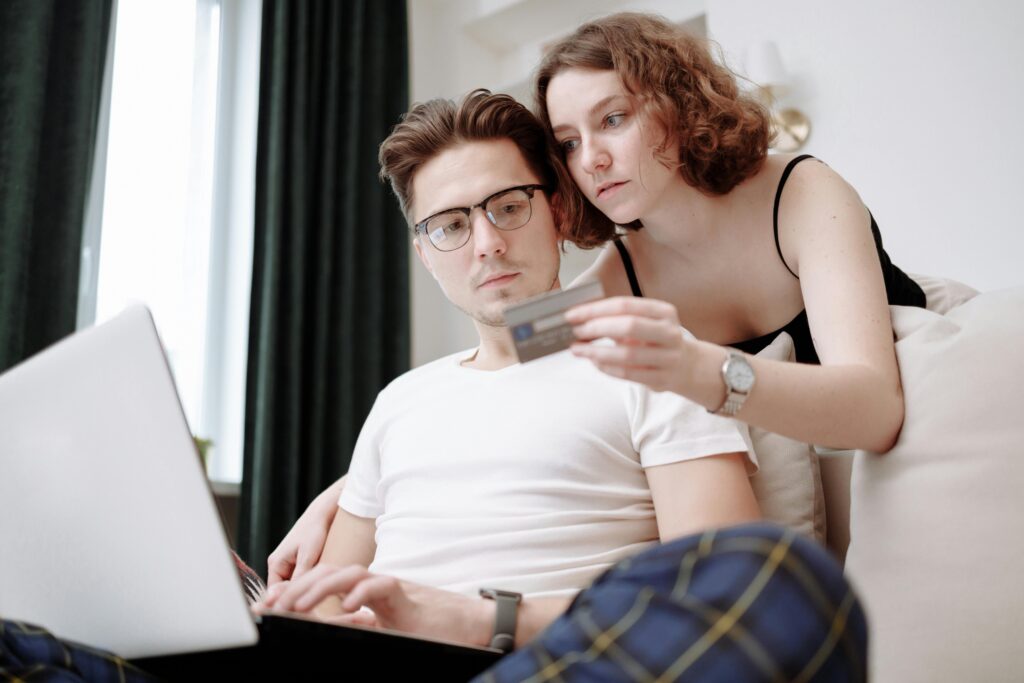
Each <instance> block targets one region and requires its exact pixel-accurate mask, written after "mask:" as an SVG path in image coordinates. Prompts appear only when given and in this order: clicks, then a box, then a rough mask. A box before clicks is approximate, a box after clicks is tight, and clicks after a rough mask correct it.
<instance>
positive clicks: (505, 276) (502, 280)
mask: <svg viewBox="0 0 1024 683" xmlns="http://www.w3.org/2000/svg"><path fill="white" fill-rule="evenodd" d="M517 277H519V273H495V274H494V275H491V276H490V277H488V278H487V279H486V280H484V281H483V282H481V283H480V285H479V288H480V289H487V288H489V287H504V286H505V285H507V284H508V283H510V282H512V280H514V279H516V278H517Z"/></svg>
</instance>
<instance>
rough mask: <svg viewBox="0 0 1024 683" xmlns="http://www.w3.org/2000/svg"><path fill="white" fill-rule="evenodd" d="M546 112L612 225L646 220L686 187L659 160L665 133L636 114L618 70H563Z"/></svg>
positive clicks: (574, 170) (584, 186) (585, 188)
mask: <svg viewBox="0 0 1024 683" xmlns="http://www.w3.org/2000/svg"><path fill="white" fill-rule="evenodd" d="M547 107H548V118H549V120H550V121H551V128H552V131H553V133H554V136H555V139H556V140H558V144H559V145H561V147H562V150H563V151H564V152H565V161H566V165H567V166H568V167H569V172H570V173H571V174H572V178H573V180H574V181H576V185H577V186H579V188H580V191H582V192H583V195H584V196H585V197H586V198H587V199H589V200H590V202H591V203H592V204H593V205H594V206H596V207H597V208H598V209H599V210H600V211H601V212H602V213H604V214H605V215H606V216H608V218H610V219H611V220H612V222H614V223H616V224H618V225H625V224H627V223H630V222H632V221H634V220H636V219H638V218H639V219H641V220H642V219H643V217H644V216H645V215H648V214H649V213H650V212H651V211H652V210H654V209H655V208H656V207H657V206H658V205H659V204H660V203H661V202H662V201H664V199H665V197H666V196H667V193H668V192H669V191H671V189H672V188H673V187H674V186H676V185H683V184H685V182H684V181H683V179H682V176H681V175H680V174H679V173H678V171H677V170H675V168H669V167H667V166H665V164H663V163H662V162H661V161H659V160H658V159H656V158H655V157H654V151H653V145H654V143H656V142H658V141H660V139H661V137H662V135H663V131H661V130H660V129H659V128H657V127H656V126H655V125H654V124H653V122H651V121H650V120H649V119H648V117H647V116H645V115H643V114H641V113H639V112H638V111H637V108H636V107H635V105H634V104H633V102H632V101H631V100H630V98H629V97H628V96H627V95H626V91H625V89H624V88H623V87H622V83H621V82H620V81H619V77H618V74H616V73H615V72H614V71H604V70H595V69H580V68H572V69H566V70H564V71H560V72H559V73H558V74H557V75H556V76H555V77H554V78H552V79H551V81H550V82H549V83H548V91H547ZM669 152H670V154H672V153H674V154H675V155H678V151H676V150H675V149H674V148H672V149H670V150H669ZM673 161H674V159H673Z"/></svg>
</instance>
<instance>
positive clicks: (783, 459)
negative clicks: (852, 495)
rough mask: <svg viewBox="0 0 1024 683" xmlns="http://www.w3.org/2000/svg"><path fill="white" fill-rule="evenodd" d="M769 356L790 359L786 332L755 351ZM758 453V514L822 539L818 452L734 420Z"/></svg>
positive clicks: (755, 479)
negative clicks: (758, 350)
mask: <svg viewBox="0 0 1024 683" xmlns="http://www.w3.org/2000/svg"><path fill="white" fill-rule="evenodd" d="M757 356H758V357H759V358H766V359H769V360H781V361H792V360H793V339H792V338H791V337H790V336H789V335H788V334H787V333H785V332H782V333H780V334H779V336H778V337H776V338H775V340H774V341H773V342H772V343H771V344H769V345H768V346H767V347H765V348H764V349H762V350H761V352H760V353H758V354H757ZM737 424H738V425H739V426H740V427H741V431H743V432H744V435H745V437H746V438H747V440H748V444H749V446H750V447H751V449H752V450H753V451H754V455H756V456H757V463H758V471H757V473H755V474H754V475H752V476H751V477H750V484H751V486H752V487H753V489H754V496H755V497H756V498H757V502H758V503H759V504H760V505H761V514H763V515H764V518H765V519H766V520H768V521H771V522H776V523H778V524H781V525H783V526H786V527H789V528H791V529H795V530H796V531H798V532H800V533H802V534H805V535H806V536H809V537H811V538H814V539H817V540H818V541H820V542H822V543H824V542H825V500H824V497H823V495H822V486H821V473H820V471H819V469H818V454H817V453H815V452H814V449H813V448H811V447H810V446H808V445H807V444H805V443H801V442H800V441H794V440H793V439H789V438H786V437H784V436H779V435H778V434H774V433H772V432H768V431H765V430H763V429H760V428H759V427H749V426H747V425H746V424H744V423H742V422H737Z"/></svg>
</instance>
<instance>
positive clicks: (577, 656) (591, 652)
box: [522, 588, 654, 683]
mask: <svg viewBox="0 0 1024 683" xmlns="http://www.w3.org/2000/svg"><path fill="white" fill-rule="evenodd" d="M652 597H654V590H652V589H651V588H644V589H643V590H641V591H640V592H639V593H638V594H637V596H636V600H635V601H634V603H633V606H632V607H631V608H630V609H629V611H628V612H626V614H625V615H624V616H623V617H622V618H621V619H619V621H617V622H616V623H615V624H613V625H612V626H611V627H610V628H608V629H605V630H604V631H602V632H601V633H599V634H598V636H597V637H596V638H593V640H592V641H591V644H590V647H589V648H587V649H586V650H584V651H583V652H569V653H568V654H565V655H563V656H562V657H560V658H559V659H558V661H556V662H551V663H550V664H546V665H545V666H543V667H542V668H541V669H540V670H539V671H538V672H537V673H535V674H534V675H533V676H530V677H529V678H528V679H526V680H525V681H523V682H522V683H540V682H541V681H551V680H560V677H561V674H562V672H563V671H565V669H567V668H568V667H569V666H571V665H572V664H575V663H576V662H585V661H593V660H595V659H597V657H598V656H600V655H601V654H602V653H604V652H605V650H607V649H608V648H609V647H610V646H611V645H612V644H614V642H615V640H616V639H618V638H619V637H620V636H621V635H622V634H623V633H626V632H627V631H629V629H630V628H631V627H632V626H633V625H634V624H635V623H636V622H638V621H639V620H640V617H642V616H643V615H644V612H645V611H646V609H647V605H648V604H650V601H651V598H652ZM534 652H535V653H536V654H537V655H538V656H540V655H541V654H542V653H543V655H544V657H547V656H548V655H547V653H546V652H544V651H543V650H542V649H541V648H540V647H537V648H535V649H534Z"/></svg>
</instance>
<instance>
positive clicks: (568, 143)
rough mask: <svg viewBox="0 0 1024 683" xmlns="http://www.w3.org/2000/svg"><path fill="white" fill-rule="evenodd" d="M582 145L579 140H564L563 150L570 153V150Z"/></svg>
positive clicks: (572, 150)
mask: <svg viewBox="0 0 1024 683" xmlns="http://www.w3.org/2000/svg"><path fill="white" fill-rule="evenodd" d="M579 146H580V141H579V140H564V141H563V142H562V151H563V152H565V153H566V154H568V153H569V152H574V151H576V148H577V147H579Z"/></svg>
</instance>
